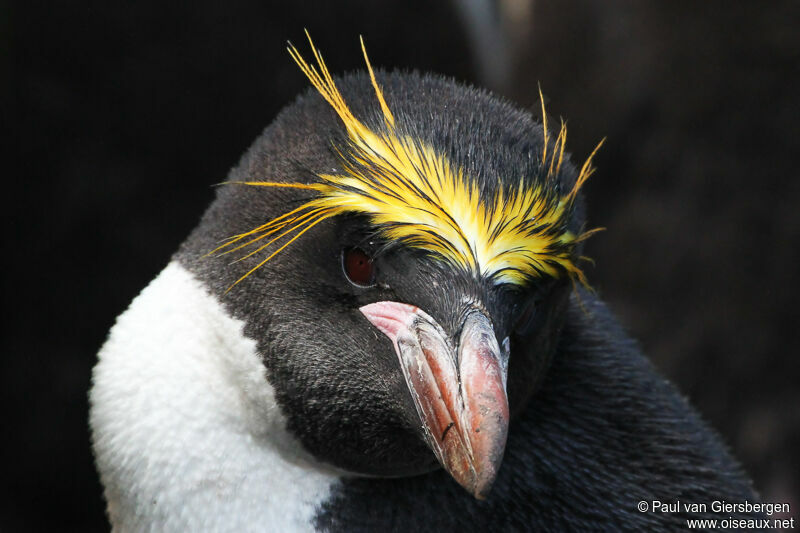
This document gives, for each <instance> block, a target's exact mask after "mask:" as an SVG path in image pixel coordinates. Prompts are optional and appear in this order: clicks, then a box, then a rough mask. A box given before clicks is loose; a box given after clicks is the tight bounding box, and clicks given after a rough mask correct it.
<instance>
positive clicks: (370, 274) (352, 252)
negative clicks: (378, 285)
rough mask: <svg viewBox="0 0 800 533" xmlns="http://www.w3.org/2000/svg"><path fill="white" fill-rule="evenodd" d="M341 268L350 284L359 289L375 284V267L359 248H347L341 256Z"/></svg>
mask: <svg viewBox="0 0 800 533" xmlns="http://www.w3.org/2000/svg"><path fill="white" fill-rule="evenodd" d="M342 268H344V273H345V275H346V276H347V279H348V280H349V281H350V283H352V284H354V285H358V286H360V287H370V286H372V285H374V284H375V265H374V264H373V263H372V258H371V257H370V256H368V255H367V253H366V252H365V251H364V250H362V249H361V248H349V249H347V250H345V251H344V253H343V254H342Z"/></svg>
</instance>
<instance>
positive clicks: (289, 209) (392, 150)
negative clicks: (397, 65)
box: [181, 62, 589, 497]
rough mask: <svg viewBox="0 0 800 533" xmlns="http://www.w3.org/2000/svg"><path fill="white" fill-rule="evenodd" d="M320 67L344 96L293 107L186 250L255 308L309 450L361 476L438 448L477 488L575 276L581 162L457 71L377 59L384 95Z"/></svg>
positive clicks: (233, 301) (322, 87) (254, 326)
mask: <svg viewBox="0 0 800 533" xmlns="http://www.w3.org/2000/svg"><path fill="white" fill-rule="evenodd" d="M303 65H305V64H304V62H303ZM305 67H306V68H308V66H307V65H305ZM309 76H310V77H311V79H312V82H313V83H314V85H315V86H316V87H317V89H318V90H319V92H320V93H322V95H323V97H324V98H325V100H326V101H327V102H328V104H330V105H331V106H332V107H333V109H334V111H335V113H332V112H331V109H330V108H329V107H327V105H326V104H325V102H324V101H323V100H322V99H321V98H318V97H314V96H307V97H305V98H303V99H301V100H299V101H298V102H297V103H296V104H294V106H292V107H290V108H288V109H287V110H286V111H285V112H284V113H282V115H281V116H280V117H279V118H278V120H276V122H275V123H274V124H273V125H272V126H271V127H270V128H268V129H267V131H266V132H265V134H264V136H263V138H262V139H260V140H259V141H258V142H257V143H256V145H255V146H254V147H253V149H251V151H250V152H249V153H248V154H247V155H246V156H245V158H244V159H243V161H242V163H241V164H240V166H239V167H238V168H237V169H235V170H234V172H233V174H232V178H233V179H232V180H231V181H235V182H241V183H239V184H230V185H227V186H226V187H224V188H222V189H221V190H220V193H219V196H218V199H217V201H216V202H215V203H214V204H213V205H212V207H211V208H210V209H209V211H208V212H207V213H206V215H205V218H204V221H203V223H201V226H200V227H199V228H198V230H196V231H195V233H194V234H193V236H192V237H190V239H189V240H188V241H187V243H186V244H185V245H184V249H183V251H182V252H181V254H182V256H183V260H184V261H185V262H187V261H188V262H189V263H191V264H192V270H194V271H195V272H196V273H200V275H201V277H203V278H204V279H205V281H206V282H207V284H208V285H209V286H210V287H211V289H212V290H214V291H215V292H217V293H218V294H219V295H220V298H221V299H222V300H223V301H224V302H225V303H227V304H228V305H229V308H230V309H231V310H233V311H234V313H235V314H237V315H238V316H239V317H240V318H242V319H244V321H245V323H246V326H245V332H246V333H247V334H248V335H250V336H251V337H253V338H255V339H256V340H257V341H258V347H259V350H260V352H261V354H262V357H263V360H264V364H265V367H266V370H267V376H268V379H269V380H270V382H271V383H272V385H273V387H274V388H275V391H276V396H277V399H278V401H279V403H280V405H281V407H282V410H283V411H284V413H285V415H286V418H287V420H288V429H289V430H290V431H291V432H292V433H293V434H294V435H295V436H296V437H297V438H298V439H299V440H300V442H301V443H302V444H303V446H304V447H305V448H306V450H307V451H309V452H310V453H311V454H313V455H314V456H315V457H316V458H318V459H320V460H322V461H324V462H327V463H329V464H332V465H335V466H336V467H338V468H340V469H343V470H346V471H348V472H352V473H357V474H363V475H376V476H407V475H413V474H418V473H422V472H426V471H429V470H431V469H433V468H435V467H436V465H437V463H438V464H440V465H441V466H443V467H444V468H445V469H446V470H447V471H448V472H449V473H450V474H451V475H452V476H453V478H454V479H455V480H456V481H458V482H459V483H460V484H461V485H462V486H464V487H465V488H466V489H467V490H468V491H470V492H471V493H472V494H474V495H475V496H476V497H482V496H484V495H485V494H486V493H487V492H488V490H489V488H490V486H491V483H492V481H493V480H494V478H495V476H496V474H497V471H498V468H499V467H500V463H501V460H502V456H503V450H504V447H505V441H506V434H507V432H508V428H509V421H510V419H511V417H512V416H513V414H514V413H515V412H518V411H519V410H521V409H522V408H523V407H524V406H525V405H526V404H527V403H529V401H530V399H531V397H532V395H533V394H534V392H535V391H536V389H537V386H538V384H539V382H540V381H541V379H542V377H543V376H544V375H545V372H546V369H547V367H548V364H549V361H550V359H551V358H552V356H553V353H554V350H555V345H556V342H557V339H558V335H559V331H560V328H561V325H562V323H563V320H564V315H565V309H566V302H567V298H568V293H569V288H570V286H571V281H572V280H574V279H576V278H581V277H582V274H580V270H579V269H577V267H575V266H574V263H573V260H574V259H575V257H577V255H578V253H579V250H578V248H579V244H578V243H579V242H580V240H581V237H582V235H581V233H580V232H581V226H582V221H581V219H580V216H579V209H577V208H576V207H575V198H576V192H577V188H578V187H579V186H580V184H581V183H582V180H583V179H585V176H584V171H586V169H588V168H589V166H588V165H587V166H585V168H584V171H582V172H581V173H576V172H575V171H574V169H573V168H572V167H571V166H570V165H569V164H568V163H566V162H565V164H563V166H562V158H563V148H564V140H565V136H566V133H565V130H562V134H560V135H559V136H558V139H556V142H555V146H553V143H552V139H551V144H550V150H548V145H547V137H546V136H543V135H542V127H541V126H540V125H537V124H535V123H534V122H533V121H532V119H531V118H530V117H529V116H528V115H527V114H524V113H521V112H519V111H516V110H514V109H513V108H511V107H510V106H508V105H506V104H503V103H501V102H498V101H496V100H494V99H493V98H491V97H490V96H488V95H486V94H485V93H481V92H478V91H475V90H473V89H467V88H463V87H459V86H457V85H456V84H454V83H452V82H449V81H446V80H442V79H439V78H430V77H426V78H423V77H420V76H417V75H392V76H386V77H383V78H382V80H383V82H382V83H383V84H384V85H385V86H387V87H388V88H389V90H388V91H387V98H386V101H385V100H384V97H383V94H382V92H381V90H380V89H379V86H378V85H377V82H376V81H375V80H374V79H372V81H371V82H370V78H368V77H366V76H354V77H350V78H345V79H343V80H340V81H339V83H340V85H341V86H343V87H344V89H345V90H344V91H343V93H339V88H338V87H337V86H336V85H335V84H334V82H333V80H332V79H330V78H327V77H320V78H319V79H318V80H316V81H315V79H314V77H313V76H312V75H309ZM372 88H374V89H375V91H376V92H377V94H378V100H379V103H380V106H378V105H376V104H375V102H374V93H373V94H372V98H370V96H369V95H370V92H369V91H370V90H371V89H372ZM342 94H345V95H346V96H347V97H348V101H349V104H350V107H348V106H347V105H346V104H344V103H343V102H344V98H343V97H342ZM387 101H388V104H389V105H387ZM389 107H392V109H393V110H395V112H397V118H396V119H395V115H393V114H392V111H390V110H389ZM351 109H353V111H351ZM357 114H361V115H367V116H371V117H372V118H371V119H370V120H365V121H364V122H362V121H361V120H359V119H357V118H355V116H356V115H357ZM376 117H377V118H376ZM562 135H563V136H562ZM586 175H588V174H586ZM259 186H261V187H259ZM265 219H266V220H267V222H266V223H265ZM253 228H255V229H253ZM231 235H233V236H234V237H233V238H232V239H230V240H228V241H227V242H226V243H225V244H223V245H222V247H219V248H217V250H216V252H217V253H215V254H211V256H210V257H207V252H209V251H210V250H211V249H212V248H213V246H214V244H213V243H218V242H219V240H220V239H223V238H226V237H231ZM295 238H296V239H295ZM284 245H286V246H285V249H284ZM264 250H266V251H264ZM220 252H222V253H223V254H222V255H221V254H220ZM225 252H229V253H233V252H235V253H238V254H239V257H238V258H239V259H241V260H240V261H236V262H233V263H230V260H231V258H233V259H237V257H236V256H231V255H224V253H225ZM251 252H252V253H251ZM262 252H263V253H262ZM278 252H280V253H278ZM263 254H266V258H265V257H264V255H263ZM570 269H572V270H570ZM220 272H222V274H221V275H220V274H219V273H220ZM576 272H577V274H575V273H576Z"/></svg>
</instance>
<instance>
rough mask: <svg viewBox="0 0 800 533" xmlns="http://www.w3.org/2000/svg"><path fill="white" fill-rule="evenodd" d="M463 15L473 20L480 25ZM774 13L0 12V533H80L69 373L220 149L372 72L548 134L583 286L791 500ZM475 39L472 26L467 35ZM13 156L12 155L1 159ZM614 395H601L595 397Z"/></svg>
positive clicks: (792, 228) (460, 7) (360, 8)
mask: <svg viewBox="0 0 800 533" xmlns="http://www.w3.org/2000/svg"><path fill="white" fill-rule="evenodd" d="M482 9H483V11H482ZM799 12H800V9H798V5H797V3H796V2H792V1H784V2H770V3H762V2H732V1H725V2H722V1H717V2H689V1H666V0H665V1H662V2H647V3H644V2H629V1H627V2H626V1H614V0H611V1H603V2H600V1H599V0H595V1H589V0H571V1H562V0H559V1H556V0H549V1H535V2H532V1H529V0H502V1H499V2H497V3H491V2H486V3H485V5H484V6H483V7H482V3H481V2H470V1H466V2H457V1H455V0H453V1H450V2H425V1H423V0H414V1H406V2H402V3H400V2H398V3H388V2H376V1H374V0H373V1H367V0H359V1H348V2H325V3H323V2H318V3H309V4H306V3H303V2H295V3H292V4H291V6H290V5H289V3H288V2H282V3H275V4H270V3H267V2H225V3H223V2H212V1H207V0H199V1H195V2H192V3H188V4H186V5H178V4H173V3H169V2H153V1H140V2H131V3H123V2H108V1H96V2H84V1H78V2H45V1H28V2H24V3H23V2H18V3H17V4H15V5H13V6H10V5H7V4H5V3H0V68H2V71H0V72H1V73H0V80H2V82H3V83H2V84H0V91H2V92H0V110H2V115H0V117H2V125H3V127H4V129H5V130H6V131H7V137H6V141H5V142H4V143H3V144H4V145H7V146H10V147H11V153H12V157H13V159H12V162H13V163H12V165H10V166H6V171H5V172H4V173H3V178H4V182H5V184H6V185H5V186H4V193H3V198H4V199H3V201H2V203H3V206H4V209H3V211H2V221H3V228H4V231H3V235H4V237H3V242H4V243H7V244H4V249H5V250H6V252H5V254H4V256H5V259H4V260H3V294H4V298H3V303H4V305H3V323H4V328H3V329H4V331H5V333H4V334H3V335H2V356H1V357H0V365H1V366H0V368H1V369H2V373H0V395H1V396H0V404H1V405H2V408H3V413H2V427H3V432H2V444H0V450H2V452H3V459H2V463H3V466H2V475H0V479H1V480H2V481H1V482H0V490H2V492H1V493H0V531H25V530H31V531H55V530H58V531H68V530H76V531H95V530H98V531H102V530H106V529H107V528H108V526H107V523H106V520H105V517H104V514H103V513H104V503H103V500H102V493H101V487H100V485H99V482H98V479H97V476H96V474H95V471H94V467H93V464H92V456H91V451H90V445H89V434H88V428H87V400H86V393H87V390H88V388H89V379H90V370H91V367H92V365H93V364H94V361H95V354H96V351H97V349H98V348H99V347H100V345H101V343H102V342H103V340H104V338H105V335H106V333H107V331H108V329H109V328H110V327H111V325H112V324H113V321H114V318H115V317H116V316H117V315H118V314H119V313H120V312H121V311H123V310H124V309H125V307H126V306H127V304H128V303H129V301H130V300H131V299H132V298H133V297H134V296H135V295H136V294H137V293H138V291H139V290H140V289H141V288H142V287H144V285H145V284H146V283H147V282H148V281H149V280H150V279H152V278H153V277H154V276H155V275H156V274H157V273H158V272H159V270H160V269H161V268H163V267H164V266H165V265H166V263H167V261H168V259H169V257H170V254H171V253H172V252H173V251H174V250H175V249H176V248H177V246H178V244H179V243H180V242H181V240H182V239H183V238H184V237H185V236H186V235H187V233H188V232H189V230H190V229H191V228H192V227H193V226H194V225H195V224H196V223H197V221H198V219H199V217H200V215H201V213H202V212H203V210H204V208H205V207H206V205H207V204H208V203H209V202H210V201H211V199H212V197H213V188H212V186H211V185H212V184H214V183H218V182H220V181H222V180H223V179H224V178H225V175H226V173H227V171H228V169H229V168H230V167H232V166H233V165H234V164H235V163H236V161H237V159H238V158H239V156H240V155H241V153H242V152H243V151H244V150H245V149H246V148H247V146H248V145H249V144H250V143H251V142H252V141H253V139H254V138H255V137H256V136H257V135H258V134H259V132H260V131H261V130H262V129H263V128H264V127H265V126H266V125H267V124H269V122H270V121H271V120H272V118H273V117H274V116H275V114H276V113H277V111H278V110H279V109H280V108H281V107H283V106H284V105H286V104H287V103H289V102H291V101H292V99H293V98H294V96H295V95H296V94H297V93H298V92H300V91H302V90H304V89H305V88H306V87H307V86H308V82H307V81H306V79H305V78H304V76H303V75H302V74H301V73H300V72H299V70H298V69H297V67H296V66H295V65H294V64H293V63H292V61H291V60H290V58H289V56H288V54H287V53H286V51H285V42H286V40H287V39H291V40H292V41H293V42H295V43H296V44H298V45H302V46H305V44H304V43H303V42H302V41H303V33H302V31H303V28H304V27H307V28H308V29H309V30H310V31H311V32H312V35H313V36H314V38H315V41H316V42H317V44H318V46H319V47H320V48H321V49H322V50H323V52H324V53H325V57H326V59H327V61H328V64H329V66H330V67H331V68H332V70H334V71H335V72H342V71H345V70H354V69H360V68H362V58H361V54H360V49H359V46H358V35H359V34H363V35H364V37H365V39H366V42H367V46H368V49H369V51H370V57H371V58H372V61H373V64H376V65H380V66H383V67H386V68H406V69H419V70H426V71H427V70H431V71H437V72H440V73H443V74H447V75H449V76H454V77H455V78H456V79H458V80H462V81H464V82H467V83H473V84H478V85H484V86H489V87H490V88H492V89H494V90H496V91H497V92H499V93H501V94H503V95H505V96H507V97H508V98H510V99H512V100H514V101H516V102H518V103H519V104H520V105H521V106H523V107H526V108H528V109H531V111H532V112H533V113H534V115H536V116H537V117H538V116H539V111H538V96H537V89H536V86H537V83H539V82H540V83H541V86H542V89H543V91H544V93H545V95H546V98H547V100H548V111H549V113H550V114H551V115H552V117H557V116H559V115H561V116H563V117H565V118H567V119H568V120H569V133H570V138H569V141H568V148H569V149H570V150H571V151H572V152H573V153H574V154H575V159H576V160H578V161H582V160H583V159H584V158H585V157H586V155H588V153H589V152H590V151H591V149H592V148H593V147H594V145H595V144H596V143H597V142H598V141H599V140H600V139H601V138H602V137H604V136H607V137H608V141H607V142H606V144H605V146H604V147H603V149H602V150H601V152H600V153H599V155H598V157H597V158H596V163H597V166H598V168H599V170H598V172H597V173H596V174H595V175H594V176H593V177H592V178H591V180H590V182H589V184H588V185H587V187H586V189H585V190H586V192H587V195H588V200H589V214H590V221H591V223H592V224H593V225H596V226H604V227H606V228H608V229H607V231H605V232H603V233H600V234H598V235H597V236H595V237H593V238H592V239H591V241H590V243H589V244H588V253H589V255H591V256H592V257H594V258H595V260H596V267H594V268H589V271H588V273H589V277H590V279H591V281H592V283H593V285H594V286H595V287H596V288H597V290H598V292H599V293H600V294H601V295H602V296H603V297H604V298H605V299H607V300H608V301H609V303H610V305H611V307H612V309H614V310H615V311H616V313H617V314H618V315H619V316H620V318H621V320H622V321H623V323H624V324H625V325H626V327H627V329H628V330H629V331H630V332H631V334H632V335H633V336H635V337H636V338H638V339H639V340H640V341H641V344H642V346H643V348H644V350H645V351H646V352H647V353H648V354H649V355H650V356H651V357H652V359H653V360H654V362H655V364H656V365H657V366H658V367H659V368H660V369H661V370H662V371H663V372H664V374H665V375H666V376H668V377H669V379H671V380H673V381H674V382H675V383H677V385H678V386H679V388H680V389H681V390H682V391H683V392H684V393H685V394H686V395H687V396H688V397H689V398H690V400H691V402H692V403H693V404H694V405H696V406H697V408H698V409H699V410H700V411H701V412H702V413H703V415H704V417H705V418H706V419H707V420H709V421H710V423H711V424H712V425H713V426H714V427H715V428H717V429H718V430H719V432H720V433H721V434H722V436H723V438H724V440H725V441H726V442H727V443H728V444H729V445H730V447H731V448H732V450H733V452H734V454H735V455H736V456H737V457H738V458H739V459H740V460H741V462H742V463H743V465H744V467H745V469H746V470H747V471H748V472H749V473H750V475H751V476H752V478H753V480H754V483H755V486H756V488H757V490H759V491H760V493H761V495H762V497H763V499H764V500H766V501H778V502H786V501H788V502H789V503H790V504H791V505H792V510H793V512H794V513H795V515H796V509H797V508H798V505H800V499H799V497H800V487H799V486H798V472H800V465H798V453H797V450H800V390H799V389H798V377H800V376H798V374H799V372H798V368H800V362H798V360H799V359H800V349H798V348H800V346H799V345H800V342H798V338H799V336H798V333H797V328H798V323H797V322H798V320H797V317H798V313H797V311H796V310H797V307H798V305H797V301H798V297H800V290H798V289H799V287H800V284H798V282H797V281H796V277H797V275H798V273H800V270H799V269H798V266H797V262H798V260H800V258H799V257H798V251H799V250H800V246H798V245H800V242H798V241H799V239H798V235H800V204H799V202H798V198H800V176H799V175H798V168H800V165H798V163H797V156H798V151H799V150H798V148H800V143H798V139H799V138H800V136H798V134H799V133H800V131H798V120H799V119H800V108H799V107H800V106H799V105H798V101H799V100H800V99H799V98H798V95H799V94H800V83H799V76H798V72H800V31H798V28H800V17H798V13H799ZM487 22H488V23H487ZM14 163H15V164H14ZM609 394H613V391H609Z"/></svg>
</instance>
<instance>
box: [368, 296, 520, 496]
mask: <svg viewBox="0 0 800 533" xmlns="http://www.w3.org/2000/svg"><path fill="white" fill-rule="evenodd" d="M360 310H361V312H362V313H363V314H364V316H366V317H367V319H368V320H369V321H370V322H371V323H372V324H373V325H374V326H375V327H376V328H378V329H379V330H380V331H382V332H383V333H384V334H386V336H387V337H389V339H390V340H391V341H392V344H393V345H394V349H395V352H396V353H397V357H398V359H399V361H400V367H401V368H402V369H403V374H404V375H405V378H406V384H407V385H408V388H409V390H410V391H411V397H412V398H413V400H414V404H415V406H416V408H417V413H418V414H419V417H420V420H421V422H422V427H423V430H424V433H425V438H426V441H427V443H428V446H430V448H431V450H433V453H434V454H435V455H436V458H437V459H438V460H439V463H441V465H442V466H443V467H444V468H445V470H447V471H448V472H449V473H450V475H451V476H453V478H454V479H455V480H456V481H457V482H458V483H459V484H460V485H461V486H462V487H464V488H465V489H467V490H468V491H469V492H470V493H471V494H472V495H474V496H475V497H476V498H478V499H483V498H484V497H485V496H486V495H487V494H488V492H489V489H490V488H491V486H492V483H493V482H494V479H495V477H496V476H497V471H498V469H499V467H500V462H501V461H502V459H503V451H504V450H505V446H506V436H507V434H508V418H509V415H508V397H507V396H506V370H507V363H508V353H506V352H505V351H504V350H503V351H501V350H500V347H499V346H498V343H497V338H496V337H495V334H494V330H493V328H492V324H491V322H490V320H489V319H488V318H487V317H486V315H484V314H483V313H482V312H480V311H478V310H474V311H471V312H469V313H468V314H467V317H466V319H465V320H464V321H463V323H462V327H461V333H460V336H459V338H458V345H457V348H456V347H454V346H453V344H452V342H451V341H450V340H448V337H447V335H446V334H445V332H444V331H443V330H442V328H441V326H439V324H437V323H436V321H435V320H434V319H433V318H431V317H430V316H429V315H428V314H427V313H425V312H424V311H422V310H421V309H419V308H418V307H414V306H412V305H408V304H404V303H399V302H377V303H374V304H369V305H365V306H364V307H362V308H361V309H360Z"/></svg>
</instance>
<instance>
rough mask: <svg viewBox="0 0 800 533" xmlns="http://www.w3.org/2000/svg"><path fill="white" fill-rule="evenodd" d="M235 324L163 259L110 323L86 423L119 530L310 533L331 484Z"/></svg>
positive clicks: (192, 281) (252, 347) (250, 342)
mask: <svg viewBox="0 0 800 533" xmlns="http://www.w3.org/2000/svg"><path fill="white" fill-rule="evenodd" d="M242 326H243V323H242V322H241V321H239V320H236V319H234V318H232V317H231V316H229V315H228V314H227V313H226V311H225V310H224V308H223V307H222V305H221V304H220V303H219V302H218V301H217V300H216V299H215V298H213V297H212V296H211V295H209V294H208V293H207V292H206V291H205V289H204V288H203V286H202V285H201V284H200V283H199V282H198V281H197V280H196V279H195V278H193V277H192V275H191V274H190V273H189V272H188V271H186V270H185V269H184V268H183V267H181V266H180V265H179V264H177V263H175V262H173V263H170V264H169V265H168V266H167V268H165V269H164V271H162V272H161V274H160V275H159V276H158V277H157V278H156V279H155V280H153V282H151V283H150V285H149V286H148V287H147V288H145V289H144V290H143V291H142V293H141V294H140V295H139V296H138V297H137V298H136V299H135V300H134V301H133V303H132V304H131V306H130V307H129V308H128V310H127V311H125V313H123V314H122V315H121V316H120V317H119V318H118V319H117V323H116V325H115V326H114V328H113V329H112V330H111V334H110V337H109V339H108V341H107V342H106V344H105V346H103V348H102V350H101V351H100V354H99V358H100V361H99V362H98V364H97V366H96V367H95V369H94V376H93V381H94V384H93V387H92V391H91V395H90V401H91V427H92V432H93V441H94V450H95V454H96V459H97V465H98V468H99V470H100V474H101V479H102V482H103V485H104V486H105V496H106V499H107V501H108V513H109V517H110V519H111V522H112V525H113V526H114V528H115V530H117V531H146V530H155V531H237V532H239V531H307V530H311V529H313V524H312V522H313V517H314V513H315V509H316V507H317V506H318V505H319V503H321V502H322V501H324V500H325V499H326V498H327V497H328V495H329V493H330V489H331V486H332V485H333V484H334V483H335V482H336V480H337V479H338V478H337V477H336V476H335V475H334V474H333V473H332V472H330V471H327V470H325V469H324V468H323V467H322V466H321V465H318V464H313V463H312V462H311V461H310V460H309V459H308V457H307V456H306V455H305V454H303V453H302V451H300V446H299V444H298V443H296V442H295V441H294V440H293V439H292V438H291V436H290V435H289V434H288V433H287V431H286V430H285V419H284V417H283V415H282V414H281V412H280V410H279V407H278V405H277V403H276V401H275V395H274V391H273V389H272V387H271V386H270V384H269V383H268V381H267V379H266V376H265V368H264V365H263V364H262V363H261V361H260V358H259V356H258V354H257V352H256V343H255V341H253V340H252V339H249V338H247V337H245V336H244V334H243V329H242Z"/></svg>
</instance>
